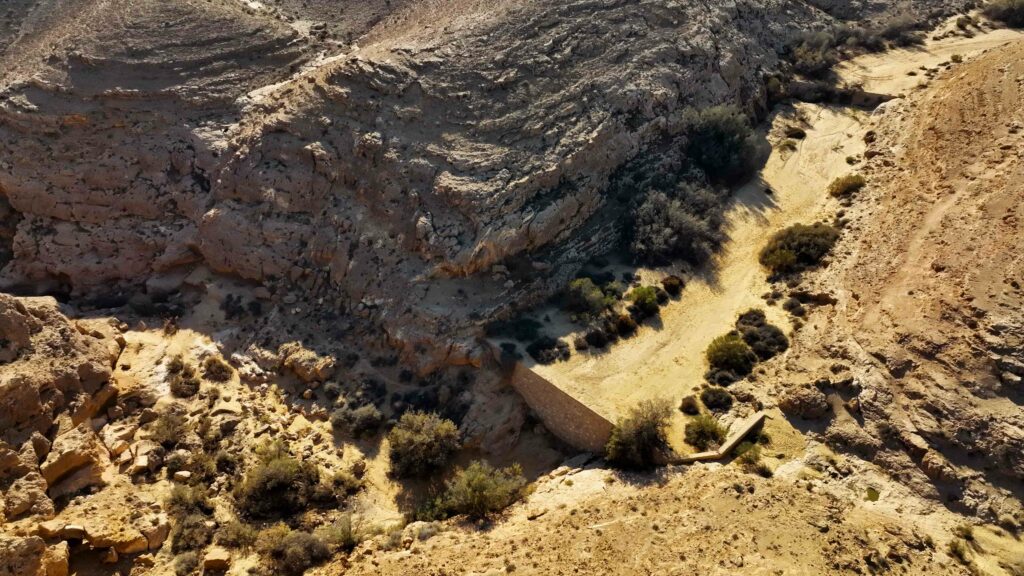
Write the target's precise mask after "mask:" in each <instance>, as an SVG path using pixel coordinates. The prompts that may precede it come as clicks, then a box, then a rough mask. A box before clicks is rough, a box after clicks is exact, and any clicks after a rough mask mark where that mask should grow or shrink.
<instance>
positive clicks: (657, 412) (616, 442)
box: [605, 399, 672, 468]
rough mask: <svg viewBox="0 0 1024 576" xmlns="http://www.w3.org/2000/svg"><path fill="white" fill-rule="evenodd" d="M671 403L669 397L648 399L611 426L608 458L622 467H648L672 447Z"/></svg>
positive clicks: (606, 455) (606, 448)
mask: <svg viewBox="0 0 1024 576" xmlns="http://www.w3.org/2000/svg"><path fill="white" fill-rule="evenodd" d="M671 417H672V405H671V404H669V402H668V400H660V399H659V400H645V401H643V402H640V403H639V404H637V405H636V406H634V407H633V408H632V409H630V411H629V414H628V415H627V416H626V417H625V418H622V419H620V420H619V421H618V422H617V423H616V424H615V427H613V428H612V434H611V437H610V438H609V439H608V444H607V445H606V446H605V457H606V458H607V459H608V462H610V463H612V464H613V465H614V466H618V467H621V468H649V467H652V466H654V465H656V464H657V463H658V462H659V461H661V460H662V459H663V457H664V455H665V454H666V453H667V452H668V451H669V446H668V427H669V420H670V418H671Z"/></svg>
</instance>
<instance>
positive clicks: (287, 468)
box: [235, 445, 320, 518]
mask: <svg viewBox="0 0 1024 576" xmlns="http://www.w3.org/2000/svg"><path fill="white" fill-rule="evenodd" d="M319 482H320V471H319V470H318V469H317V467H316V465H314V464H313V463H311V462H300V461H299V460H296V459H295V458H293V457H292V456H291V455H289V454H288V453H287V451H286V450H285V449H284V447H283V446H281V445H272V446H270V447H267V448H265V449H264V450H263V451H262V453H261V454H260V462H259V463H258V464H256V466H255V467H253V468H252V469H251V470H249V471H248V472H247V473H246V475H245V477H244V478H243V479H242V482H241V484H239V485H238V487H237V488H236V489H235V501H236V502H237V503H238V507H239V509H240V510H242V511H243V512H244V513H245V514H247V515H248V516H250V517H252V518H280V517H284V516H290V515H292V514H295V513H297V512H301V511H302V510H304V509H305V508H306V507H307V506H308V504H309V502H310V500H311V499H312V498H313V495H314V491H315V490H316V488H317V486H318V484H319Z"/></svg>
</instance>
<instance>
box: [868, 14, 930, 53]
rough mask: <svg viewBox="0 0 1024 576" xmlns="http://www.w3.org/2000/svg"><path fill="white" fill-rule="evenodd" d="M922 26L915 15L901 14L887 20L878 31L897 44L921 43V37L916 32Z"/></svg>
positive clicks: (880, 34) (883, 36)
mask: <svg viewBox="0 0 1024 576" xmlns="http://www.w3.org/2000/svg"><path fill="white" fill-rule="evenodd" d="M921 26H922V23H921V22H919V21H918V20H916V19H914V18H913V17H910V16H901V17H898V18H894V19H892V20H890V21H889V22H887V23H886V24H885V26H883V27H882V28H881V29H879V30H877V32H876V33H877V34H878V35H879V36H881V37H882V38H885V39H886V40H889V41H890V42H891V43H892V44H894V45H896V46H910V45H913V44H920V43H921V37H920V36H918V35H917V34H916V31H917V30H918V29H919V28H921Z"/></svg>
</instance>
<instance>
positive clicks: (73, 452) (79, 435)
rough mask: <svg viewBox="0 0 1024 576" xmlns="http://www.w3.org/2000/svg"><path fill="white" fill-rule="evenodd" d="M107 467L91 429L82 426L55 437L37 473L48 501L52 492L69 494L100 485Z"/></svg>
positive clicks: (85, 425)
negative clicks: (46, 493) (43, 483)
mask: <svg viewBox="0 0 1024 576" xmlns="http://www.w3.org/2000/svg"><path fill="white" fill-rule="evenodd" d="M109 464H110V461H109V459H108V458H107V450H106V448H104V447H103V444H102V443H101V442H100V439H99V437H98V436H96V433H95V432H93V430H92V428H90V427H89V425H88V424H84V423H83V424H81V425H79V426H77V427H75V428H73V429H72V430H71V431H69V432H68V433H66V434H63V435H61V436H58V437H57V440H56V441H55V442H54V443H53V448H52V450H51V451H50V454H49V455H48V456H47V458H46V461H45V462H43V464H42V465H41V466H40V467H39V470H40V472H41V473H42V475H43V478H44V479H45V480H46V483H47V485H48V486H49V491H50V495H51V497H52V496H53V495H54V492H55V491H57V492H59V493H60V494H69V493H71V492H74V491H77V490H81V489H82V488H85V487H87V486H94V485H102V484H104V483H105V482H104V478H103V472H104V471H105V470H106V469H107V467H108V466H109ZM61 484H63V485H62V486H60V487H59V488H58V485H61Z"/></svg>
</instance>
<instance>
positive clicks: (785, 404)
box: [779, 384, 829, 420]
mask: <svg viewBox="0 0 1024 576" xmlns="http://www.w3.org/2000/svg"><path fill="white" fill-rule="evenodd" d="M779 408H781V409H782V411H783V412H785V413H786V414H788V415H790V416H799V417H800V418H804V419H807V420H817V419H818V418H821V417H822V416H824V415H825V414H828V411H829V405H828V398H826V397H825V394H824V393H822V392H821V390H818V389H817V388H815V387H814V386H811V385H809V384H808V385H803V386H794V387H791V388H789V389H788V390H786V391H785V392H784V393H783V396H782V399H781V400H779Z"/></svg>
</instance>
